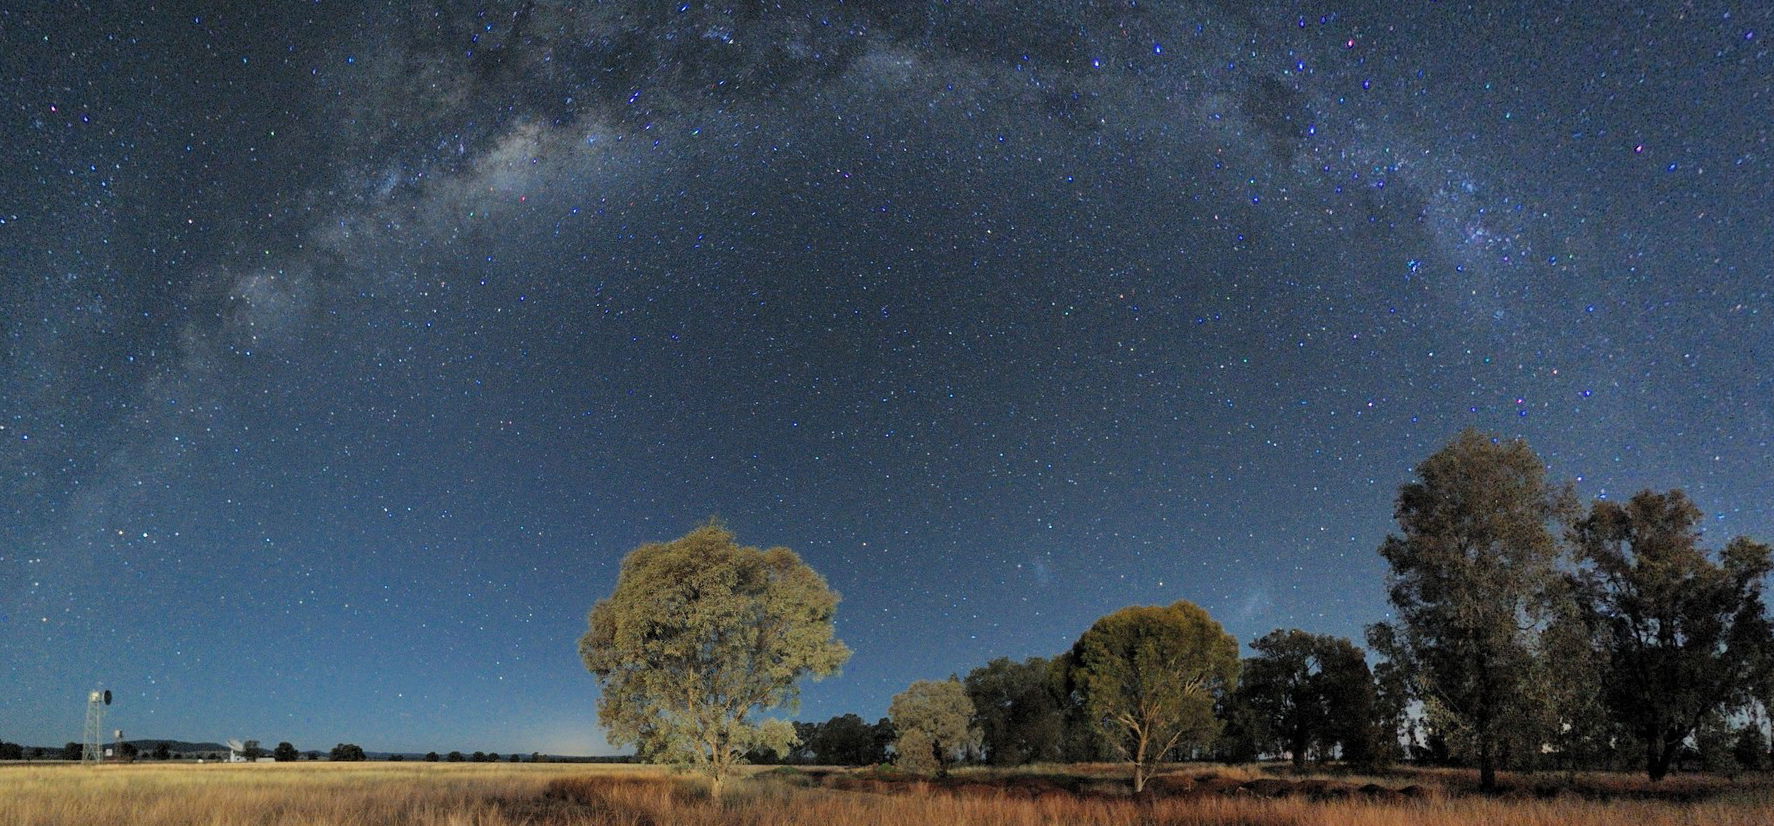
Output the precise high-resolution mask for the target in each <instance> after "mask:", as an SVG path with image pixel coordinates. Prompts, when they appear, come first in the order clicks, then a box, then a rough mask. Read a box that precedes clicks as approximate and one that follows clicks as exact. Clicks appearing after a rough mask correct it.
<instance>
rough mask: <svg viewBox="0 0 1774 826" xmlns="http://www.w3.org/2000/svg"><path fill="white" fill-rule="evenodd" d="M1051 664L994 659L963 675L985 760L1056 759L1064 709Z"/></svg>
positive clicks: (1039, 660)
mask: <svg viewBox="0 0 1774 826" xmlns="http://www.w3.org/2000/svg"><path fill="white" fill-rule="evenodd" d="M1052 666H1053V664H1052V662H1050V661H1049V660H1047V659H1045V658H1043V657H1030V658H1029V659H1027V660H1024V661H1022V662H1020V663H1019V662H1016V661H1014V660H1011V659H1010V658H1008V657H999V658H998V659H995V660H992V661H991V662H988V663H986V664H985V665H982V666H980V667H979V668H975V669H973V671H971V672H969V673H968V674H967V679H966V686H967V696H968V697H969V698H971V699H972V700H973V709H974V715H975V717H974V719H975V721H976V723H977V725H978V727H979V731H980V737H981V741H982V743H983V745H984V748H985V755H986V762H988V763H991V764H993V765H996V766H1016V765H1021V764H1024V763H1030V762H1034V761H1038V760H1058V759H1059V758H1060V746H1061V742H1062V738H1063V737H1064V734H1065V712H1064V709H1063V708H1062V707H1061V705H1060V697H1059V689H1058V687H1057V686H1055V684H1054V679H1053V668H1052Z"/></svg>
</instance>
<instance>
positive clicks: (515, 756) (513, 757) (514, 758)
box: [505, 751, 522, 763]
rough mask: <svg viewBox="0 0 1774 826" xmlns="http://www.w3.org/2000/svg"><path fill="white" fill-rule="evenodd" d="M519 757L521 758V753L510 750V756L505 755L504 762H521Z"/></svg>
mask: <svg viewBox="0 0 1774 826" xmlns="http://www.w3.org/2000/svg"><path fill="white" fill-rule="evenodd" d="M521 758H522V755H520V754H518V753H517V752H515V751H514V752H512V753H511V756H510V757H507V758H505V762H507V763H518V762H522V759H521Z"/></svg>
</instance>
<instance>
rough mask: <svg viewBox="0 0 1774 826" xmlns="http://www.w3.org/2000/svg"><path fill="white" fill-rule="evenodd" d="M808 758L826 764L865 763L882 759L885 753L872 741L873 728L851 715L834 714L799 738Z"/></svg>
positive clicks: (854, 764) (857, 764) (852, 764)
mask: <svg viewBox="0 0 1774 826" xmlns="http://www.w3.org/2000/svg"><path fill="white" fill-rule="evenodd" d="M802 743H803V744H804V745H805V746H806V747H807V751H808V756H809V758H810V759H811V760H812V761H813V762H815V763H818V764H820V765H826V766H866V765H869V764H871V763H881V762H885V761H886V759H887V756H886V754H885V751H884V749H883V748H882V747H878V746H877V745H876V743H875V730H874V727H873V726H871V725H869V724H868V723H866V722H864V721H863V719H862V718H861V717H858V716H856V715H854V714H843V715H839V716H837V717H833V718H831V719H830V720H827V721H825V722H824V723H819V724H816V725H814V726H812V727H810V731H809V732H808V736H806V737H804V738H803V739H802Z"/></svg>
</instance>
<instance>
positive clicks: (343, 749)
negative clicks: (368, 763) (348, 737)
mask: <svg viewBox="0 0 1774 826" xmlns="http://www.w3.org/2000/svg"><path fill="white" fill-rule="evenodd" d="M331 759H332V760H333V761H334V762H336V763H358V762H362V761H364V760H366V759H368V757H367V755H365V754H364V753H363V747H362V746H359V745H357V744H356V743H340V744H338V745H336V746H333V751H332V754H331Z"/></svg>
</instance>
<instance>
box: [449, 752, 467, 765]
mask: <svg viewBox="0 0 1774 826" xmlns="http://www.w3.org/2000/svg"><path fill="white" fill-rule="evenodd" d="M466 759H467V758H466V757H463V756H462V752H459V751H452V752H450V753H449V755H448V756H446V757H445V758H444V762H446V763H460V762H462V761H464V760H466Z"/></svg>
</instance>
